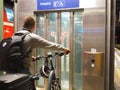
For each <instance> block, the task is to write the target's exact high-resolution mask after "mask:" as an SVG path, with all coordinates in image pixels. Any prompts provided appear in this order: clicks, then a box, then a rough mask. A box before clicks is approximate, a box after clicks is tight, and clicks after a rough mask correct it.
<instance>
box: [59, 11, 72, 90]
mask: <svg viewBox="0 0 120 90" xmlns="http://www.w3.org/2000/svg"><path fill="white" fill-rule="evenodd" d="M69 32H70V12H62V13H61V36H60V39H61V44H62V45H63V46H64V47H68V48H69V41H70V40H69ZM61 87H62V89H66V90H68V89H69V55H65V56H63V57H62V58H61Z"/></svg>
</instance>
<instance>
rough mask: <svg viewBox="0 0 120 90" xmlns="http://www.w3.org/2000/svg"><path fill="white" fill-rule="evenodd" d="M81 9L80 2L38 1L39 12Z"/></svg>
mask: <svg viewBox="0 0 120 90" xmlns="http://www.w3.org/2000/svg"><path fill="white" fill-rule="evenodd" d="M66 8H79V0H37V10H55V9H66Z"/></svg>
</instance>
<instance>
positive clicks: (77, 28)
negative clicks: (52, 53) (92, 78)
mask: <svg viewBox="0 0 120 90" xmlns="http://www.w3.org/2000/svg"><path fill="white" fill-rule="evenodd" d="M82 12H83V10H75V11H74V10H72V11H56V12H53V11H48V12H44V11H42V12H38V13H36V16H37V17H36V18H37V19H36V20H37V27H36V29H37V30H36V31H37V33H38V34H39V35H41V36H42V37H44V38H46V39H47V40H49V41H52V42H56V43H59V44H61V45H62V46H64V47H67V48H69V49H70V50H71V53H70V54H69V55H65V56H62V57H61V58H58V60H55V61H54V62H55V67H56V71H57V75H58V76H59V77H60V80H61V81H60V82H61V87H62V90H81V89H82V83H81V82H82V76H81V73H82V71H81V70H82V65H81V63H82V32H83V29H82V21H83V20H82ZM45 52H46V51H44V49H37V54H38V55H39V54H40V55H44V54H45ZM42 64H43V61H42V60H41V61H38V62H37V65H36V70H37V72H39V68H40V67H41V66H42ZM37 87H39V88H44V90H46V88H47V80H46V79H43V78H42V77H41V78H40V80H39V81H38V82H37Z"/></svg>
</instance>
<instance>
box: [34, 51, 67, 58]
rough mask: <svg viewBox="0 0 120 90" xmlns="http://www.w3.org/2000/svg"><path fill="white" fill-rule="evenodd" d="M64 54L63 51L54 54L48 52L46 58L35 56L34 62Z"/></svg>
mask: <svg viewBox="0 0 120 90" xmlns="http://www.w3.org/2000/svg"><path fill="white" fill-rule="evenodd" d="M64 54H65V53H64V52H63V51H61V52H55V53H54V54H53V53H52V52H48V53H47V55H46V56H37V57H36V60H39V59H40V58H50V57H55V56H63V55H64Z"/></svg>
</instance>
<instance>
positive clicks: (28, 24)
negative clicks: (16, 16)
mask: <svg viewBox="0 0 120 90" xmlns="http://www.w3.org/2000/svg"><path fill="white" fill-rule="evenodd" d="M34 26H35V19H34V18H33V17H32V16H28V17H26V18H25V20H24V24H23V28H27V29H30V28H32V27H34Z"/></svg>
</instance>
